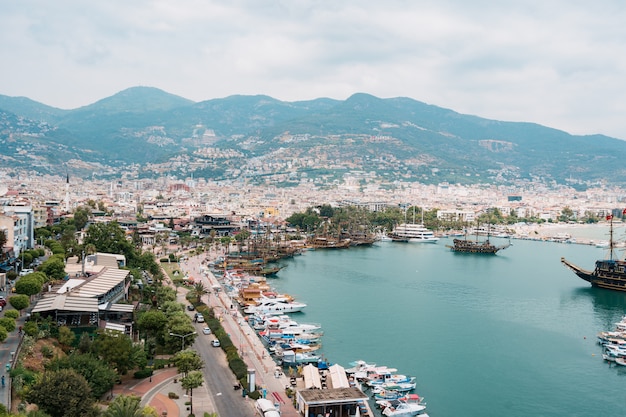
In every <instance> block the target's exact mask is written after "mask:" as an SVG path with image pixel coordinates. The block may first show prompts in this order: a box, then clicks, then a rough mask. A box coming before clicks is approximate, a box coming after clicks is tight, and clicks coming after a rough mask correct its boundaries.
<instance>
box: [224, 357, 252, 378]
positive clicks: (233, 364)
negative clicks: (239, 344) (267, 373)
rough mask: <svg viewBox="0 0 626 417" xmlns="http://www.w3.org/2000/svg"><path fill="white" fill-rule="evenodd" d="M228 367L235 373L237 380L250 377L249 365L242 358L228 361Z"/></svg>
mask: <svg viewBox="0 0 626 417" xmlns="http://www.w3.org/2000/svg"><path fill="white" fill-rule="evenodd" d="M228 367H229V368H230V369H231V370H232V371H233V373H234V374H235V377H236V378H237V379H242V378H245V377H247V375H248V365H246V363H245V362H244V361H242V360H241V358H235V359H233V360H231V361H228Z"/></svg>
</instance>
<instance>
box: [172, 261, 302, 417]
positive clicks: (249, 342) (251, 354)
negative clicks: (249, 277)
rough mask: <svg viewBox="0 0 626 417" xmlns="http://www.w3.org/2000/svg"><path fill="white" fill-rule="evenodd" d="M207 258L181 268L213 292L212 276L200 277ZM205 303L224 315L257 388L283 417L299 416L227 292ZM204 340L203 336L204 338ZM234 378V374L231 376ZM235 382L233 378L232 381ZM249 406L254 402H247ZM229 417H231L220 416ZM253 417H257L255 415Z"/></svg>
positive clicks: (282, 380) (284, 382) (284, 383)
mask: <svg viewBox="0 0 626 417" xmlns="http://www.w3.org/2000/svg"><path fill="white" fill-rule="evenodd" d="M205 258H206V256H203V255H201V256H194V257H190V258H189V260H188V261H186V262H184V263H182V264H181V269H182V270H184V271H187V272H189V275H190V276H191V277H192V278H193V279H194V281H196V282H197V281H199V280H200V281H201V282H202V283H203V284H204V285H205V287H206V288H209V289H210V288H212V287H213V285H216V284H218V282H217V280H216V279H215V277H214V276H213V274H211V273H208V274H203V273H201V267H202V260H203V259H205ZM204 301H205V303H206V304H207V305H209V306H211V307H213V308H214V309H215V311H216V314H220V313H221V314H222V326H223V327H224V330H225V331H226V332H227V333H228V334H229V335H230V338H231V340H232V341H233V343H234V344H235V346H237V347H238V348H239V351H240V355H242V359H243V360H244V362H245V363H246V364H247V365H248V367H249V368H252V369H254V370H255V371H256V373H255V377H256V378H255V379H256V387H257V388H259V387H263V388H265V389H266V392H267V398H268V399H271V400H273V401H274V402H275V403H277V404H278V405H279V407H280V411H281V417H297V416H299V414H298V412H297V411H296V410H295V408H294V407H293V404H292V403H291V401H290V400H289V399H287V398H286V396H285V387H286V386H288V384H289V380H288V379H287V378H286V377H285V376H284V375H281V376H280V377H279V378H276V377H275V376H274V369H275V368H276V363H274V361H273V360H272V359H271V358H270V356H269V355H266V354H265V353H266V349H265V347H264V346H263V343H262V342H261V340H260V339H259V338H258V336H257V335H256V334H255V332H254V330H253V329H252V328H251V327H250V326H249V325H248V323H247V322H246V321H245V320H242V318H241V316H240V315H239V314H238V312H237V310H230V306H231V305H232V304H233V301H232V300H231V299H230V298H229V297H228V296H227V295H226V294H224V292H223V291H222V292H219V293H217V294H216V293H213V292H211V294H209V295H207V296H205V300H204ZM203 336H204V335H203ZM231 377H232V372H231ZM232 378H233V380H234V377H232ZM229 389H230V391H231V392H239V391H233V390H232V385H231V386H230V387H227V388H226V390H227V391H228V390H229ZM247 402H248V403H249V404H251V403H252V400H250V399H247ZM220 415H230V414H228V413H227V414H220ZM251 415H253V416H254V415H255V414H254V412H253V414H251Z"/></svg>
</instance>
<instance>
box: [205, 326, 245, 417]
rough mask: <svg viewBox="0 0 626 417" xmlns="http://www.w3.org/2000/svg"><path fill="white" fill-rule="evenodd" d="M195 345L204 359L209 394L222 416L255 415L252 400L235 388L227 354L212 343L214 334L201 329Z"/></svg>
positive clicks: (239, 416) (240, 416)
mask: <svg viewBox="0 0 626 417" xmlns="http://www.w3.org/2000/svg"><path fill="white" fill-rule="evenodd" d="M199 330H200V331H199V332H198V334H199V336H198V338H197V339H196V341H195V343H194V345H193V347H194V348H195V349H196V351H197V352H198V354H199V355H200V357H201V358H202V360H203V361H204V368H203V369H202V373H203V374H204V380H205V383H206V386H207V390H208V392H209V396H210V397H211V400H212V402H213V404H214V405H215V409H216V410H217V411H218V415H220V416H232V417H254V416H255V415H256V414H255V412H254V408H253V404H252V400H251V399H249V398H248V397H246V398H244V397H243V396H242V391H241V390H237V391H235V390H234V389H233V386H234V385H235V384H236V381H235V376H234V375H233V372H232V371H231V370H230V368H229V367H228V363H227V362H226V354H225V353H224V351H223V350H222V349H221V348H215V347H212V346H211V345H210V343H211V342H210V341H211V340H213V335H204V334H202V332H201V329H199Z"/></svg>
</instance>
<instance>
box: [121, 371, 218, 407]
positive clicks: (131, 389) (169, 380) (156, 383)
mask: <svg viewBox="0 0 626 417" xmlns="http://www.w3.org/2000/svg"><path fill="white" fill-rule="evenodd" d="M179 375H180V374H179V373H178V370H177V369H176V368H165V369H160V370H158V371H156V372H155V373H154V374H153V375H152V378H146V379H141V380H130V381H128V382H127V383H126V384H121V385H116V386H115V387H114V388H113V395H114V396H117V395H121V394H124V395H136V396H138V397H140V398H141V405H143V406H145V405H149V406H151V407H154V408H155V409H156V412H157V415H159V416H163V415H167V417H183V416H187V415H188V414H189V412H190V411H189V410H188V408H189V405H186V404H185V403H186V402H188V401H189V396H187V395H186V394H185V390H184V389H183V388H182V386H181V385H180V382H176V383H175V382H174V379H177V378H178V376H179ZM169 393H174V394H176V395H177V396H178V398H176V399H172V398H170V397H169ZM193 408H194V414H196V415H203V414H204V413H205V412H207V413H215V412H216V411H217V410H216V409H215V406H214V404H213V402H212V400H211V398H210V396H209V393H208V391H207V389H206V387H205V385H203V386H202V387H199V388H196V389H195V390H193ZM164 413H167V414H164Z"/></svg>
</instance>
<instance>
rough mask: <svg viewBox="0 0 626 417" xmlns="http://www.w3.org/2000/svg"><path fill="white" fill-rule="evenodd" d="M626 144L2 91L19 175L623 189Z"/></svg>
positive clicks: (0, 127) (359, 108) (143, 90)
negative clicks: (45, 99)
mask: <svg viewBox="0 0 626 417" xmlns="http://www.w3.org/2000/svg"><path fill="white" fill-rule="evenodd" d="M621 155H626V141H622V140H619V139H616V138H610V137H607V136H603V135H590V136H576V135H570V134H568V133H566V132H564V131H560V130H556V129H552V128H549V127H545V126H541V125H538V124H534V123H519V122H504V121H497V120H488V119H484V118H480V117H477V116H471V115H464V114H459V113H457V112H455V111H452V110H449V109H445V108H441V107H437V106H433V105H429V104H426V103H422V102H419V101H416V100H413V99H410V98H402V97H400V98H389V99H381V98H377V97H374V96H371V95H368V94H363V93H358V94H354V95H353V96H351V97H349V98H348V99H346V100H333V99H328V98H318V99H315V100H310V101H297V102H285V101H280V100H276V99H274V98H271V97H268V96H262V95H258V96H230V97H226V98H221V99H212V100H207V101H201V102H194V101H191V100H187V99H185V98H182V97H179V96H175V95H172V94H169V93H167V92H165V91H162V90H159V89H157V88H152V87H133V88H129V89H127V90H124V91H121V92H120V93H117V94H115V95H113V96H111V97H107V98H104V99H102V100H100V101H97V102H96V103H93V104H91V105H88V106H84V107H80V108H78V109H74V110H62V109H58V108H54V107H50V106H47V105H45V104H42V103H38V102H36V101H33V100H30V99H28V98H24V97H8V96H3V95H0V161H1V164H2V166H5V167H9V168H12V169H15V170H34V171H36V172H39V173H52V174H65V173H70V174H72V175H80V176H83V177H87V176H94V175H97V176H119V175H121V174H124V175H131V176H136V177H150V176H157V175H164V174H167V175H175V176H179V177H181V178H184V177H187V176H189V175H193V176H194V177H207V178H212V179H218V180H221V179H224V180H226V179H235V178H241V177H245V178H246V179H248V180H250V181H252V182H254V181H265V182H266V181H268V180H270V181H274V182H276V183H277V184H279V185H283V186H288V185H290V184H295V183H297V182H299V181H301V180H302V179H303V178H307V179H311V178H313V179H315V181H317V182H320V183H323V182H325V181H335V180H337V179H340V178H341V177H343V176H344V175H346V174H349V173H351V175H353V174H354V175H357V176H360V177H361V179H362V181H369V180H372V179H378V180H381V181H382V182H387V183H393V182H395V181H398V180H402V181H421V182H425V183H439V182H443V181H447V182H451V183H505V184H508V183H515V182H519V181H542V182H544V183H558V184H564V183H569V184H571V185H574V186H577V187H585V186H588V185H590V184H596V183H598V182H603V183H609V184H622V183H624V182H625V181H626V171H625V170H624V168H623V163H622V161H621Z"/></svg>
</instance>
